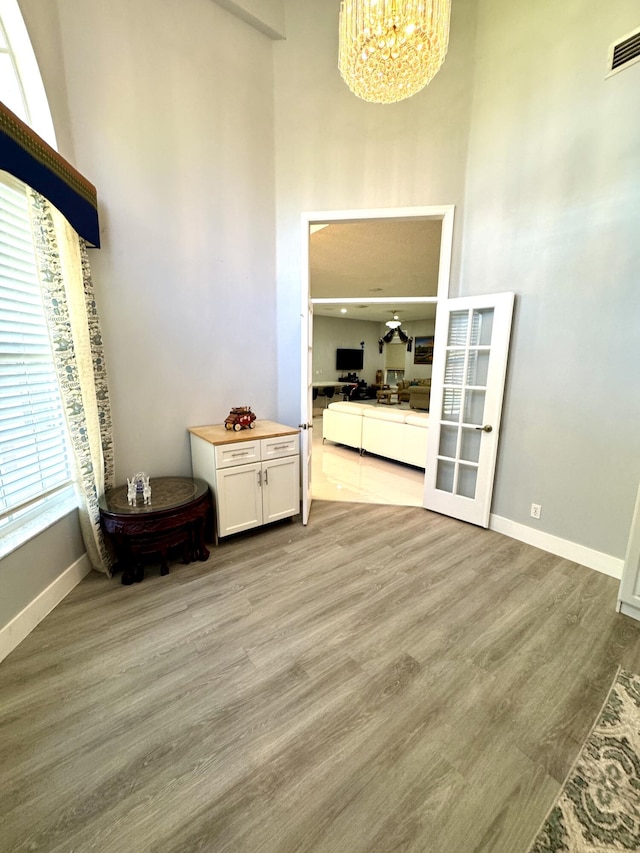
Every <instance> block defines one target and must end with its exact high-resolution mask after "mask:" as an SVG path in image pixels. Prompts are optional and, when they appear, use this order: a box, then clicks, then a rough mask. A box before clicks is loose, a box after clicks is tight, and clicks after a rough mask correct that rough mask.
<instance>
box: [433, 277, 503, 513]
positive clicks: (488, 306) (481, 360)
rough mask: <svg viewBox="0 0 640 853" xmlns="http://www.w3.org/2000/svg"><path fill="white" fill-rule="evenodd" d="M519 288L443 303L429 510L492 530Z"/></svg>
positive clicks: (437, 350) (436, 367)
mask: <svg viewBox="0 0 640 853" xmlns="http://www.w3.org/2000/svg"><path fill="white" fill-rule="evenodd" d="M513 303H514V295H513V293H498V294H492V295H488V296H474V297H466V298H461V299H448V300H446V301H444V302H441V303H439V304H438V314H437V322H436V334H435V345H434V355H433V372H432V384H431V406H430V412H429V415H430V416H429V439H428V443H427V466H426V470H425V486H424V506H425V507H426V508H427V509H431V510H434V511H435V512H441V513H443V514H444V515H450V516H452V517H453V518H459V519H461V520H462V521H468V522H471V523H472V524H477V525H479V526H480V527H488V525H489V512H490V510H491V496H492V494H493V478H494V472H495V465H496V456H497V451H498V438H499V435H500V417H501V412H502V398H503V394H504V381H505V376H506V371H507V357H508V352H509V338H510V334H511V318H512V315H513Z"/></svg>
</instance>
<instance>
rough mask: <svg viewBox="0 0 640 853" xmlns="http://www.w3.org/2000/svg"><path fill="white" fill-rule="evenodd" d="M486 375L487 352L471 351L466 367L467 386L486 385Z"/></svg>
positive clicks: (487, 369) (487, 370)
mask: <svg viewBox="0 0 640 853" xmlns="http://www.w3.org/2000/svg"><path fill="white" fill-rule="evenodd" d="M488 373H489V352H488V351H487V350H471V351H470V352H469V365H468V367H467V385H486V384H487V375H488ZM446 381H447V380H446V379H445V382H446Z"/></svg>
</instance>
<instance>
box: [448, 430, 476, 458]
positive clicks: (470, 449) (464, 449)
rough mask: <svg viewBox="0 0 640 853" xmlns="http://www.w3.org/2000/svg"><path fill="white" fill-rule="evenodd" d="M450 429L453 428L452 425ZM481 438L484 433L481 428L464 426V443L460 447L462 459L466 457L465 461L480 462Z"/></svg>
mask: <svg viewBox="0 0 640 853" xmlns="http://www.w3.org/2000/svg"><path fill="white" fill-rule="evenodd" d="M449 429H452V427H449ZM481 439H482V433H481V432H480V430H477V429H473V428H472V429H469V428H468V427H467V428H465V427H463V428H462V445H461V447H460V459H464V461H465V462H479V461H480V441H481ZM447 455H449V454H447Z"/></svg>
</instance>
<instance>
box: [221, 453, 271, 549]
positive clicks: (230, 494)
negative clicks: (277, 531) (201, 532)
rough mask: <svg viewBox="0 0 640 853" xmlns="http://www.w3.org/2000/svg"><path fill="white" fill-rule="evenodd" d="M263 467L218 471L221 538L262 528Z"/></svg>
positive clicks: (246, 466) (245, 466)
mask: <svg viewBox="0 0 640 853" xmlns="http://www.w3.org/2000/svg"><path fill="white" fill-rule="evenodd" d="M262 478H263V474H262V465H261V464H260V463H259V462H254V463H252V464H250V465H237V466H236V467H235V468H223V469H222V470H221V471H216V514H217V519H218V536H229V534H230V533H239V532H240V531H241V530H250V529H251V528H252V527H257V526H258V525H259V524H262V489H261V487H260V483H261V481H262Z"/></svg>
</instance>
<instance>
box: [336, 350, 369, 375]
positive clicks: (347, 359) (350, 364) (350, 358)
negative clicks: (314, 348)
mask: <svg viewBox="0 0 640 853" xmlns="http://www.w3.org/2000/svg"><path fill="white" fill-rule="evenodd" d="M363 367H364V350H363V349H338V350H336V370H362V368H363Z"/></svg>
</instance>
